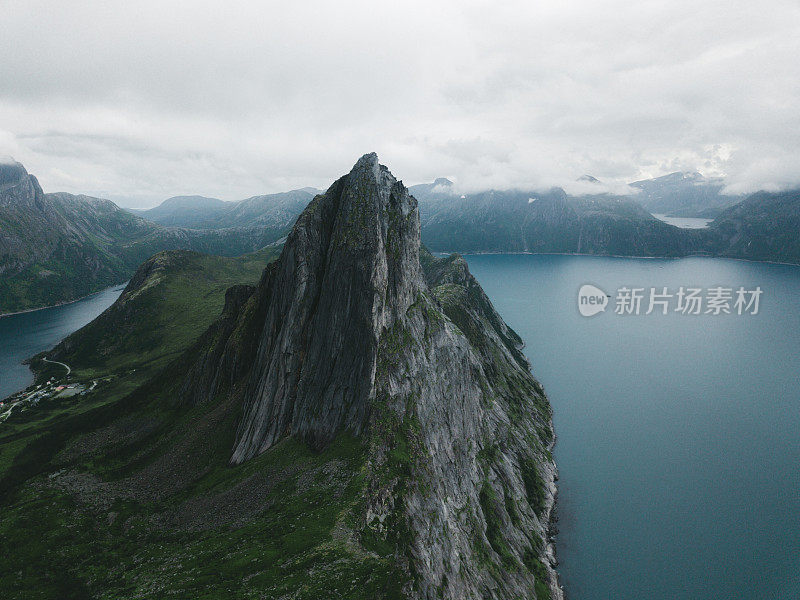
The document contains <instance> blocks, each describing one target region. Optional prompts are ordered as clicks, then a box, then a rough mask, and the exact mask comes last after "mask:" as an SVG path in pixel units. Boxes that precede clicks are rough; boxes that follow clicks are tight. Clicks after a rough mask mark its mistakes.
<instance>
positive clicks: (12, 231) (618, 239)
mask: <svg viewBox="0 0 800 600" xmlns="http://www.w3.org/2000/svg"><path fill="white" fill-rule="evenodd" d="M581 180H582V181H584V182H588V183H597V184H598V185H600V182H598V181H597V180H596V179H595V178H593V177H591V176H589V175H587V176H584V177H582V178H581ZM631 185H632V186H633V187H637V188H639V189H641V190H642V191H641V193H640V194H638V195H634V196H614V195H611V194H607V193H598V194H591V195H583V196H570V195H568V194H566V193H565V192H564V191H563V190H562V189H560V188H554V189H551V190H547V191H509V190H506V191H501V190H490V191H485V192H479V193H474V194H473V193H471V194H464V195H460V194H457V193H455V192H454V189H455V188H454V185H453V183H452V182H451V181H449V180H448V179H445V178H439V179H436V180H435V181H433V182H431V183H426V184H419V185H414V186H411V187H410V188H409V191H410V192H411V194H412V195H414V196H415V197H416V198H417V199H418V200H419V207H420V218H421V225H422V240H423V242H424V243H425V244H426V245H427V247H429V248H430V249H431V250H433V251H440V252H448V251H456V252H533V253H576V254H602V255H622V256H686V255H690V254H708V255H715V256H732V257H737V258H752V259H756V260H777V261H786V262H800V250H798V240H800V227H799V226H798V218H799V217H798V216H799V215H800V206H798V202H797V193H798V192H783V193H775V194H770V193H764V192H760V193H757V194H753V195H751V196H748V197H747V198H744V199H741V198H738V197H732V196H724V195H722V194H721V190H722V182H721V181H719V180H716V179H707V178H704V177H703V176H702V175H700V174H698V173H673V174H670V175H666V176H664V177H659V178H656V179H651V180H646V181H639V182H635V183H633V184H631ZM316 192H317V190H315V189H313V188H303V189H299V190H293V191H289V192H283V193H278V194H267V195H261V196H253V197H251V198H248V199H245V200H241V201H238V202H223V201H222V200H218V199H216V198H207V197H204V196H178V197H174V198H170V199H169V200H166V201H165V202H163V203H162V204H161V205H160V206H157V207H155V208H152V209H149V210H143V211H142V210H140V211H126V210H123V209H120V208H119V207H117V206H116V205H115V204H114V203H112V202H110V201H108V200H101V199H98V198H91V197H88V196H73V195H70V194H63V193H59V194H45V193H44V192H43V191H42V189H41V187H40V186H39V184H38V182H37V180H36V178H35V177H33V176H32V175H29V174H28V173H27V171H26V170H25V168H24V167H23V166H22V165H21V164H19V163H14V164H5V165H0V314H3V313H7V312H14V311H19V310H26V309H31V308H38V307H41V306H47V305H52V304H57V303H61V302H65V301H69V300H74V299H76V298H79V297H81V296H83V295H86V294H89V293H91V292H94V291H97V290H99V289H101V288H102V287H104V286H108V285H111V284H114V283H118V282H121V281H124V280H126V279H127V278H129V277H130V276H131V274H132V273H133V272H134V271H135V269H136V267H137V266H138V265H139V264H140V263H141V262H142V261H144V260H145V259H147V258H148V257H149V256H151V255H153V254H155V253H156V252H159V251H161V250H170V249H186V250H195V251H199V252H205V253H211V254H217V255H223V256H235V255H240V254H243V253H247V252H252V251H255V250H258V249H260V248H263V247H265V246H267V245H269V244H273V243H278V242H280V241H281V240H282V239H283V238H284V237H285V236H286V234H287V233H288V231H289V230H290V228H291V226H292V225H293V223H294V221H295V220H296V218H297V216H298V215H299V214H300V213H301V211H302V210H303V209H304V208H305V206H307V205H308V203H309V202H310V201H311V200H312V199H313V197H314V195H315V193H316ZM736 201H738V203H736V204H735V205H734V206H728V205H729V204H731V203H733V202H736ZM726 207H727V208H726ZM717 212H719V216H718V217H717V219H716V220H715V221H714V222H713V223H712V224H711V226H710V227H709V228H707V229H703V230H688V229H681V228H678V227H674V226H672V225H668V224H666V223H664V222H663V221H661V220H659V219H656V218H654V217H653V216H652V214H651V213H664V214H667V215H710V214H714V213H717Z"/></svg>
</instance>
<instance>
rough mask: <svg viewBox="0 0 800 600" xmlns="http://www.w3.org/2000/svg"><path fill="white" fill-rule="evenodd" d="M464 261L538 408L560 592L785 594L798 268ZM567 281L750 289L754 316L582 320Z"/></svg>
mask: <svg viewBox="0 0 800 600" xmlns="http://www.w3.org/2000/svg"><path fill="white" fill-rule="evenodd" d="M467 260H468V262H469V265H470V268H471V270H472V272H473V273H474V274H475V276H476V277H477V278H478V280H479V281H480V283H481V284H482V285H483V287H484V289H485V290H486V292H487V294H488V295H489V296H490V298H491V299H492V301H493V302H494V304H495V306H496V308H497V309H498V311H499V312H500V313H501V315H502V316H503V317H504V318H505V320H506V321H507V322H508V323H509V324H510V325H511V326H512V327H514V329H515V330H516V331H517V332H518V333H519V334H520V335H521V336H522V337H523V339H524V340H525V341H526V342H527V348H526V352H527V355H528V357H529V358H530V360H531V362H532V365H533V372H534V374H535V375H536V376H537V377H538V378H539V380H540V381H541V382H542V383H543V385H544V387H545V390H546V391H547V393H548V396H549V397H550V401H551V402H552V405H553V408H554V410H555V417H554V421H555V428H556V434H557V436H558V441H557V444H556V448H555V459H556V462H557V464H558V467H559V470H560V475H561V480H560V482H559V490H560V492H559V515H560V521H559V528H560V534H559V536H558V540H557V551H558V557H559V561H560V572H561V574H562V578H563V584H564V586H565V588H566V592H567V596H568V598H569V599H570V600H594V599H598V600H608V599H616V600H618V599H631V600H634V599H635V600H641V599H662V598H663V599H667V598H668V599H670V600H675V599H690V598H691V599H699V598H709V599H712V598H713V599H723V598H724V599H737V598H747V599H762V598H763V599H765V600H766V599H769V600H776V599H777V600H781V599H788V598H800V304H799V303H800V268H797V267H790V266H782V265H768V264H757V263H747V262H738V261H732V260H721V259H710V258H690V259H682V260H654V259H644V260H636V259H617V258H599V257H586V256H525V255H486V256H468V257H467ZM584 283H592V284H594V285H596V286H598V287H600V288H602V289H603V290H604V291H606V292H608V293H610V294H612V301H613V296H614V295H615V292H616V290H617V289H618V288H619V287H621V286H626V285H627V286H629V287H630V286H641V287H647V288H649V287H650V286H653V287H663V286H668V287H671V288H677V287H679V286H694V285H696V286H698V287H709V286H716V285H724V286H730V287H737V288H738V286H740V285H743V286H745V288H754V287H755V286H760V287H761V288H762V289H763V290H764V294H763V296H762V298H761V306H760V314H758V315H755V316H753V315H742V316H738V315H721V316H710V315H701V316H686V315H681V314H675V313H673V314H669V315H667V316H663V315H660V314H652V315H649V316H642V315H640V316H625V317H622V316H618V315H616V314H613V306H612V307H611V308H610V309H609V310H607V311H606V312H605V313H601V314H598V315H595V316H594V317H590V318H586V317H582V316H581V315H580V314H579V313H578V310H577V292H578V288H579V287H580V286H581V285H582V284H584Z"/></svg>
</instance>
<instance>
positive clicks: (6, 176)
mask: <svg viewBox="0 0 800 600" xmlns="http://www.w3.org/2000/svg"><path fill="white" fill-rule="evenodd" d="M27 176H28V172H27V171H26V170H25V167H23V166H22V163H19V162H17V161H15V160H14V159H13V158H10V157H0V189H4V188H8V187H12V186H14V185H17V184H18V183H19V182H20V181H22V180H23V179H24V178H25V177H27Z"/></svg>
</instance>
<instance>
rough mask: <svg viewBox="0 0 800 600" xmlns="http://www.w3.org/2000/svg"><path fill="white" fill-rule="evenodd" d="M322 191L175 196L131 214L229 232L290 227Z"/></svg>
mask: <svg viewBox="0 0 800 600" xmlns="http://www.w3.org/2000/svg"><path fill="white" fill-rule="evenodd" d="M318 193H319V190H317V189H315V188H303V189H299V190H292V191H290V192H281V193H278V194H265V195H263V196H253V197H252V198H247V199H245V200H240V201H238V202H224V201H222V200H218V199H217V198H206V197H205V196H176V197H174V198H169V199H167V200H165V201H164V202H162V203H161V204H160V205H158V206H156V207H155V208H151V209H148V210H135V209H133V210H131V212H133V213H135V214H137V215H139V216H141V217H144V218H145V219H148V220H149V221H153V222H154V223H158V224H160V225H167V226H170V227H188V228H192V229H227V228H230V227H253V226H259V227H271V228H278V229H281V228H288V227H291V225H292V224H293V223H294V220H295V219H296V218H297V215H299V214H300V213H301V212H302V211H303V209H304V208H305V207H306V205H308V203H309V202H311V200H312V199H313V198H314V196H315V195H316V194H318Z"/></svg>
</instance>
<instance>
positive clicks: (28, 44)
mask: <svg viewBox="0 0 800 600" xmlns="http://www.w3.org/2000/svg"><path fill="white" fill-rule="evenodd" d="M500 4H502V6H500ZM0 15H1V16H0V57H1V58H0V155H9V156H13V157H14V158H16V159H17V160H19V161H21V162H22V163H24V164H25V166H26V167H27V168H28V170H29V171H30V172H32V173H34V174H36V175H37V176H38V177H39V180H40V182H41V183H42V185H43V187H44V188H45V190H46V191H69V192H82V193H90V194H94V195H101V196H104V197H108V198H111V199H114V200H117V201H118V202H120V203H122V204H125V205H128V206H147V205H153V204H156V203H158V202H159V201H161V200H163V199H164V198H166V197H168V196H171V195H177V194H187V193H199V194H204V195H209V196H216V197H219V198H223V199H226V200H232V199H239V198H243V197H247V196H250V195H255V194H260V193H266V192H274V191H281V190H286V189H290V188H296V187H302V186H307V185H313V186H317V187H323V188H324V187H327V185H328V184H329V183H330V182H331V181H332V180H333V179H334V178H335V177H337V176H338V175H339V174H341V173H344V172H347V171H348V170H349V168H350V167H351V166H352V164H353V163H354V162H355V160H356V159H357V158H358V157H359V156H360V155H362V154H364V153H365V152H369V151H376V152H378V154H379V156H380V158H381V162H383V163H384V164H386V165H388V166H389V168H391V169H392V171H393V172H394V174H395V175H396V176H398V177H399V178H402V179H403V180H404V181H405V182H406V183H407V184H412V183H418V182H422V181H429V180H432V179H433V178H435V177H437V176H448V177H450V178H451V179H454V180H456V182H457V184H458V185H459V186H460V187H461V189H463V190H467V191H468V190H475V189H478V188H487V187H495V188H508V187H542V186H549V185H554V184H556V185H564V184H567V183H569V182H572V181H574V179H575V178H577V177H579V176H580V175H582V174H584V173H589V174H592V175H594V176H596V177H598V178H600V179H602V180H604V181H607V182H609V184H611V185H616V184H620V183H624V182H626V181H633V180H636V179H641V178H645V177H650V176H655V175H661V174H665V173H668V172H671V171H676V170H698V171H700V172H702V173H704V174H706V175H723V176H725V177H726V178H727V181H728V184H729V186H730V189H731V190H732V191H737V192H743V191H749V190H754V189H757V188H763V187H766V188H775V187H787V186H791V185H797V184H800V2H798V1H797V0H761V1H760V2H754V1H753V0H725V1H715V0H704V1H698V0H691V1H685V0H664V1H652V0H651V1H648V0H638V1H636V2H631V1H630V0H624V1H618V2H617V1H602V0H580V1H574V2H569V1H564V0H559V1H548V2H534V1H531V0H527V1H524V2H503V3H499V2H496V1H494V2H488V1H487V2H483V1H481V2H477V1H469V0H453V1H446V2H436V1H435V0H428V1H426V2H402V3H400V2H397V3H385V2H378V1H376V0H370V1H368V2H348V1H338V2H329V1H326V2H322V1H320V2H304V1H303V0H291V1H286V0H281V1H279V2H271V1H270V2H233V1H231V0H228V1H226V2H198V1H196V0H195V1H192V2H183V3H182V2H168V1H166V0H158V1H157V2H149V1H142V0H137V1H136V2H132V1H126V2H124V3H118V4H117V3H114V2H108V1H106V2H80V1H77V0H71V1H70V2H61V1H51V2H37V1H35V0H24V1H20V2H17V1H7V0H0Z"/></svg>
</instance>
